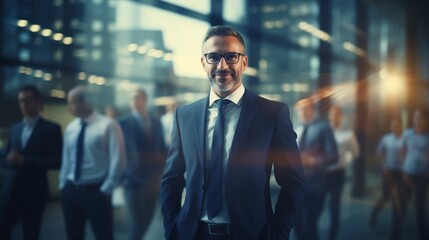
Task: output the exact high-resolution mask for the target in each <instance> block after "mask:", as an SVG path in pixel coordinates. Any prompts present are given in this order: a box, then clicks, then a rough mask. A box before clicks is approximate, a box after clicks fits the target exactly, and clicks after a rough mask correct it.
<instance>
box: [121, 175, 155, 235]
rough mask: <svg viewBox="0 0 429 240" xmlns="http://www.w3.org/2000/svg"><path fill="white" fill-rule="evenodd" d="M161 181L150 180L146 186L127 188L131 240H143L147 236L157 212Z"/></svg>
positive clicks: (125, 190) (125, 193) (126, 200)
mask: <svg viewBox="0 0 429 240" xmlns="http://www.w3.org/2000/svg"><path fill="white" fill-rule="evenodd" d="M159 183H160V179H158V178H156V179H153V180H152V181H150V180H148V181H146V182H145V184H142V185H141V186H135V187H125V188H124V196H125V202H126V204H127V208H128V216H129V221H130V224H131V231H130V235H129V239H130V240H141V239H143V236H144V235H145V233H146V231H147V229H148V228H149V225H150V223H151V222H152V217H153V214H154V212H155V208H156V204H157V200H158V196H159Z"/></svg>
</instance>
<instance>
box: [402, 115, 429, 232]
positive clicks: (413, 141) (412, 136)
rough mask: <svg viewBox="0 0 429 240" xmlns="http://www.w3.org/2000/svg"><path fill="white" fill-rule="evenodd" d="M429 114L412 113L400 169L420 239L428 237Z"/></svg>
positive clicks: (405, 134)
mask: <svg viewBox="0 0 429 240" xmlns="http://www.w3.org/2000/svg"><path fill="white" fill-rule="evenodd" d="M428 120H429V115H428V112H427V111H423V110H422V109H417V110H415V111H414V115H413V128H411V129H407V130H406V132H405V133H404V156H405V158H404V163H403V165H402V171H403V173H404V180H405V184H406V186H407V190H408V191H407V199H410V198H411V196H412V194H414V195H415V196H414V199H415V207H416V216H417V226H418V231H419V235H420V239H421V240H423V239H426V240H427V239H429V235H428V230H427V229H428V228H427V223H426V211H425V209H426V204H427V202H426V193H427V188H428V183H429V132H428V130H429V128H428Z"/></svg>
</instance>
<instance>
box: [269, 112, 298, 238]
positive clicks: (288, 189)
mask: <svg viewBox="0 0 429 240" xmlns="http://www.w3.org/2000/svg"><path fill="white" fill-rule="evenodd" d="M275 128H276V129H274V137H273V142H272V145H271V148H272V149H271V156H270V157H271V158H272V159H273V161H274V176H275V179H276V181H277V183H278V184H279V185H280V193H279V196H278V199H277V203H276V206H275V212H274V215H273V218H272V220H271V222H270V225H271V227H272V230H273V234H274V236H275V238H274V239H288V238H289V233H290V230H291V228H292V227H293V226H294V224H295V221H296V218H297V215H298V212H299V211H300V209H301V208H302V202H303V199H304V172H303V168H302V163H301V156H300V152H299V150H298V146H297V143H296V134H295V132H294V131H293V126H292V122H291V120H290V116H289V109H288V107H287V106H286V105H283V107H282V109H281V110H280V112H279V115H278V118H277V121H276V126H275Z"/></svg>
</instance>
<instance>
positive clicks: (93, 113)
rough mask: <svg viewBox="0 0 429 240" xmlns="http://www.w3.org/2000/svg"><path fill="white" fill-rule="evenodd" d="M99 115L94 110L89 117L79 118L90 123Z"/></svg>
mask: <svg viewBox="0 0 429 240" xmlns="http://www.w3.org/2000/svg"><path fill="white" fill-rule="evenodd" d="M96 116H97V113H96V112H95V111H93V112H92V113H91V114H89V115H88V116H87V117H85V118H79V119H80V120H81V121H83V122H85V123H90V122H92V121H93V120H94V119H95V118H96Z"/></svg>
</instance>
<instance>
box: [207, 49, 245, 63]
mask: <svg viewBox="0 0 429 240" xmlns="http://www.w3.org/2000/svg"><path fill="white" fill-rule="evenodd" d="M209 54H217V55H219V56H220V58H219V61H218V62H213V63H210V62H209V60H208V59H207V55H209ZM227 54H238V58H237V62H227V61H226V59H225V55H227ZM203 56H204V58H205V59H206V62H207V63H208V64H213V65H214V64H219V62H220V61H221V60H222V58H223V60H225V62H226V63H227V64H236V63H238V62H239V61H240V56H246V54H244V53H239V52H227V53H225V54H220V53H217V52H209V53H204V54H203Z"/></svg>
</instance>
